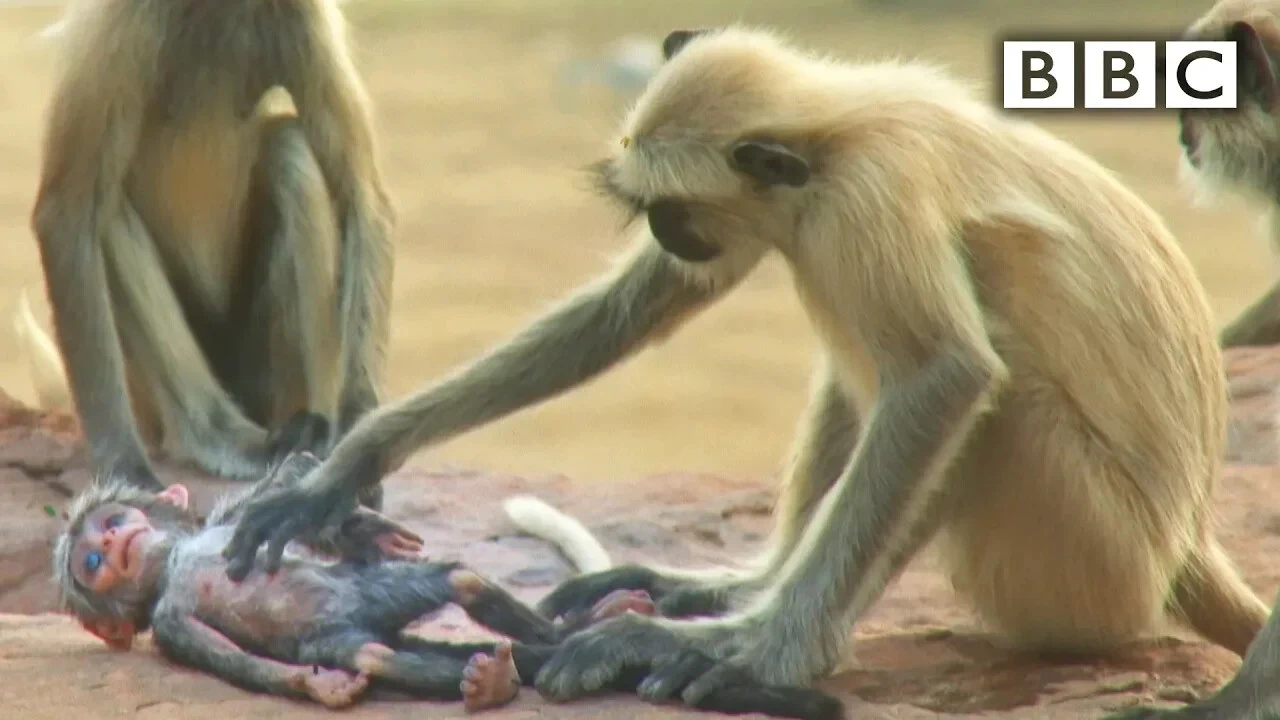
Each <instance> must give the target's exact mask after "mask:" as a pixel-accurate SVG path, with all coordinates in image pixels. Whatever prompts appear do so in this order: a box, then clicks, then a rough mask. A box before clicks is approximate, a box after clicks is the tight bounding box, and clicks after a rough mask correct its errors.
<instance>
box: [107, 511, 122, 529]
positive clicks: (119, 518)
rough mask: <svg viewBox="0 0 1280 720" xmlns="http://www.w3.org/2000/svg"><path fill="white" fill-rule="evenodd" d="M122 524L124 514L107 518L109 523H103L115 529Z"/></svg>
mask: <svg viewBox="0 0 1280 720" xmlns="http://www.w3.org/2000/svg"><path fill="white" fill-rule="evenodd" d="M122 522H124V513H116V514H115V515H112V516H111V517H109V518H107V521H106V522H105V523H103V526H104V527H109V528H113V527H116V526H117V525H119V524H120V523H122Z"/></svg>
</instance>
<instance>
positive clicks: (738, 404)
mask: <svg viewBox="0 0 1280 720" xmlns="http://www.w3.org/2000/svg"><path fill="white" fill-rule="evenodd" d="M1208 6H1209V0H1203V1H1196V2H1187V1H1185V0H1145V1H1143V2H1123V1H1120V0H1115V1H1113V2H1103V1H1102V0H1064V1H1061V2H1049V1H1047V0H1022V1H1021V2H1019V1H1017V0H987V1H982V0H979V1H977V2H969V3H965V2H961V1H960V0H953V1H952V2H943V1H940V0H933V1H929V0H901V1H900V2H893V0H878V1H876V0H832V1H830V2H827V1H823V0H773V1H772V2H767V1H766V0H745V1H742V2H728V1H727V0H642V1H636V2H624V1H623V0H523V1H521V0H352V1H351V2H349V3H347V5H346V6H345V7H346V10H347V11H348V15H349V17H350V20H351V24H352V26H353V32H354V38H355V41H356V46H357V50H358V63H359V65H360V67H361V69H362V71H363V73H364V76H365V78H366V80H367V83H368V85H369V88H370V90H371V92H372V95H373V98H374V100H375V102H376V103H377V108H378V123H379V128H380V131H381V133H382V135H381V154H382V160H383V164H384V168H385V171H386V174H387V176H388V179H389V182H390V185H391V190H392V193H393V196H394V199H395V201H396V204H397V207H398V212H399V216H400V226H399V233H398V237H397V259H396V262H397V265H396V273H395V288H394V308H393V316H392V347H391V352H390V367H389V380H388V387H387V390H388V397H397V396H400V395H402V394H404V393H406V392H408V391H410V390H411V389H413V388H415V387H417V386H420V385H422V384H423V383H426V382H429V381H431V380H432V379H434V378H436V377H438V376H440V375H441V374H442V373H444V372H445V371H446V370H448V369H449V368H451V367H452V366H454V365H456V364H458V363H461V362H464V361H466V360H467V359H469V358H471V357H473V356H474V355H476V354H477V353H479V352H481V351H483V350H484V349H485V348H486V347H488V346H489V345H491V344H492V343H495V342H497V341H499V340H501V339H502V338H503V337H505V336H506V335H508V334H509V333H511V332H512V331H514V330H515V329H517V328H518V327H519V326H520V325H521V324H522V323H524V322H526V321H527V320H529V319H530V318H532V317H533V316H534V315H535V314H536V313H538V312H539V310H540V309H541V308H543V307H544V306H545V305H546V304H547V303H549V302H551V301H553V300H555V299H557V298H559V297H560V296H562V295H563V294H565V293H567V292H569V291H570V290H571V289H572V288H574V286H576V285H577V284H578V283H580V282H582V281H584V280H586V279H587V278H588V277H590V276H591V275H592V274H593V273H595V272H597V271H599V270H600V269H602V268H603V267H604V265H605V263H606V262H607V259H608V257H609V255H610V254H611V253H613V252H615V251H616V250H618V249H620V248H621V247H622V245H623V243H624V241H625V237H624V236H623V235H622V234H620V233H619V225H620V218H619V216H618V215H617V213H616V211H614V210H613V209H611V208H610V207H609V206H608V205H607V204H606V203H604V202H603V201H601V200H599V199H597V198H595V197H593V195H592V194H591V192H590V191H589V189H588V187H587V184H586V182H585V181H584V176H583V175H582V174H581V172H580V169H581V168H582V167H583V166H585V165H586V164H587V163H588V162H590V161H592V160H594V159H596V158H597V157H599V156H600V155H601V154H602V153H603V152H604V151H605V148H606V143H608V142H610V141H611V139H612V137H613V135H612V132H613V127H614V125H615V123H616V122H617V120H618V119H619V117H620V116H621V114H622V112H623V111H624V110H625V102H626V100H627V97H626V96H625V94H623V95H617V94H615V93H614V92H612V91H611V90H610V88H609V87H608V86H607V85H605V84H601V83H599V82H594V83H593V82H591V81H590V78H589V77H585V76H579V77H580V79H582V78H583V77H585V81H583V82H579V83H573V82H569V80H571V79H572V77H574V75H573V71H574V70H575V69H576V70H583V69H588V70H589V69H590V68H591V67H592V64H591V59H592V58H600V57H604V56H606V55H607V54H608V51H609V46H610V43H612V42H615V41H616V40H617V39H618V38H620V37H622V36H624V35H628V34H636V33H639V34H646V35H648V36H649V37H650V38H652V41H653V42H659V41H660V40H661V38H662V36H663V35H664V34H665V32H666V31H668V30H670V29H673V28H677V27H693V26H701V25H709V24H717V23H723V22H726V21H732V20H741V21H747V22H753V23H766V24H770V25H775V26H777V27H780V28H783V29H784V30H786V31H787V32H788V33H789V34H791V35H792V36H794V37H796V38H798V39H802V40H804V41H806V42H808V43H812V44H813V45H814V46H816V47H818V48H821V49H823V50H828V51H831V52H833V53H836V54H838V55H840V56H843V57H847V58H858V57H874V56H880V55H886V54H888V55H897V56H903V57H911V56H918V57H922V58H927V59H931V60H938V61H942V62H945V63H947V64H949V65H950V66H951V67H952V68H953V69H954V70H955V71H956V72H958V73H961V74H963V75H965V76H968V77H970V78H973V79H975V80H977V81H980V82H984V83H985V82H987V81H988V79H989V78H990V77H992V72H993V69H994V67H995V64H994V63H995V56H994V55H993V48H994V47H995V39H996V38H997V37H999V35H1000V34H1002V33H1006V32H1010V31H1013V30H1025V29H1051V28H1052V29H1059V28H1077V29H1082V30H1095V29H1106V30H1126V29H1129V30H1133V31H1134V32H1135V33H1142V34H1143V35H1146V34H1147V33H1149V32H1152V31H1155V30H1162V29H1172V30H1178V29H1180V28H1182V27H1183V26H1185V25H1186V24H1187V23H1189V22H1190V21H1191V20H1192V19H1193V18H1194V17H1195V16H1196V15H1198V14H1199V13H1201V12H1202V11H1203V10H1205V9H1206V8H1207V7H1208ZM59 12H60V9H59V6H57V5H49V6H45V7H35V8H13V7H4V6H3V3H0V242H3V247H4V251H3V255H4V259H3V261H2V262H0V387H2V388H3V389H4V390H5V391H6V392H8V393H10V394H12V395H15V396H17V397H20V398H22V399H24V400H27V401H33V400H34V392H33V389H32V383H31V380H30V378H29V377H28V374H27V370H26V366H25V365H24V364H23V360H22V358H20V357H19V355H18V353H17V344H16V342H15V336H14V333H13V330H12V323H11V322H10V320H9V318H11V317H12V314H13V311H14V309H15V308H16V303H17V299H18V297H19V293H20V291H21V290H22V289H23V288H29V292H30V295H31V297H32V300H33V305H34V308H35V310H36V313H37V316H38V317H39V318H40V321H41V322H42V323H45V324H46V327H47V323H48V316H47V305H46V304H45V300H44V290H43V286H42V279H41V276H40V269H39V262H38V256H37V250H36V246H35V243H34V240H33V238H32V235H31V233H30V230H29V227H28V215H29V212H30V207H31V202H32V199H33V194H34V190H35V184H36V179H37V169H38V159H39V158H38V154H39V139H40V134H41V120H42V116H43V114H44V106H45V103H46V101H47V99H48V95H49V91H50V83H51V80H52V66H51V61H52V59H53V56H52V47H51V46H50V44H49V42H48V41H45V40H41V39H39V38H38V37H37V33H38V32H39V31H40V30H41V28H43V27H45V26H46V25H48V24H49V23H52V22H53V21H55V20H56V18H57V17H58V15H59ZM1038 121H1041V122H1044V123H1045V124H1046V126H1048V127H1050V128H1051V129H1052V130H1054V131H1057V132H1060V133H1061V134H1062V135H1064V136H1065V137H1066V138H1068V139H1069V140H1071V141H1073V142H1075V143H1077V144H1078V145H1079V146H1080V147H1082V148H1083V149H1084V150H1085V151H1087V152H1089V153H1091V154H1093V155H1094V156H1095V157H1097V158H1098V159H1099V160H1100V161H1101V162H1102V163H1104V164H1105V165H1107V166H1109V167H1110V168H1112V169H1114V170H1115V171H1117V172H1119V173H1120V175H1121V176H1122V177H1123V179H1124V180H1125V181H1127V182H1128V183H1130V184H1131V185H1132V186H1133V187H1134V188H1135V189H1136V190H1137V191H1138V192H1139V193H1140V194H1141V195H1142V196H1143V197H1144V198H1145V199H1146V200H1147V201H1148V202H1150V203H1151V204H1152V205H1154V207H1155V208H1156V209H1157V210H1158V211H1159V212H1160V213H1162V214H1163V215H1164V216H1165V217H1166V218H1167V219H1168V221H1169V223H1170V224H1171V225H1172V227H1173V228H1174V230H1175V232H1176V233H1177V235H1178V237H1179V238H1180V240H1181V242H1182V244H1183V247H1184V248H1185V249H1186V251H1187V253H1188V254H1189V255H1190V256H1191V259H1192V260H1193V262H1194V263H1195V265H1196V266H1197V268H1198V269H1199V272H1200V274H1201V278H1202V279H1203V282H1204V283H1205V285H1206V286H1207V288H1208V290H1209V293H1210V296H1211V298H1212V302H1213V306H1214V309H1215V311H1216V312H1217V314H1218V317H1219V321H1220V322H1222V321H1225V320H1226V319H1227V317H1228V316H1230V315H1232V314H1233V313H1235V312H1236V311H1238V310H1239V309H1240V308H1241V307H1242V306H1243V305H1244V304H1245V303H1246V302H1248V301H1249V300H1250V299H1251V298H1252V297H1254V296H1256V294H1258V293H1259V292H1261V291H1262V290H1263V289H1264V287H1265V286H1266V285H1267V283H1268V282H1269V281H1270V279H1271V276H1272V262H1271V259H1270V258H1269V256H1268V254H1267V251H1266V243H1265V241H1264V239H1263V238H1262V236H1261V235H1260V234H1259V232H1258V221H1257V210H1258V208H1256V207H1249V206H1246V205H1245V204H1244V203H1243V202H1241V201H1235V200H1232V201H1228V202H1226V203H1225V204H1221V205H1218V206H1215V207H1212V208H1203V207H1195V206H1193V204H1192V203H1191V199H1190V195H1189V193H1187V192H1185V191H1184V190H1183V189H1182V188H1181V187H1180V186H1179V185H1178V183H1177V178H1176V172H1177V150H1178V148H1177V140H1176V135H1177V131H1176V126H1175V123H1174V121H1173V119H1172V117H1170V116H1167V115H1165V114H1157V115H1154V116H1147V117H1141V118H1135V117H1123V118H1118V117H1115V116H1107V115H1103V116H1101V117H1099V116H1092V117H1091V116H1087V115H1086V116H1084V117H1080V116H1079V115H1076V116H1074V117H1072V118H1070V119H1067V118H1063V117H1061V116H1059V117H1058V118H1051V119H1040V120H1038ZM813 347H814V345H813V340H812V335H811V333H810V330H809V328H808V327H807V325H806V324H805V321H804V318H803V317H802V316H801V314H800V312H799V309H798V306H797V303H796V302H795V300H794V299H793V298H792V296H791V294H790V291H789V288H788V284H787V281H786V278H785V277H784V274H783V271H782V269H781V267H779V266H778V265H777V264H776V263H775V264H770V265H767V266H766V267H765V268H764V269H763V271H762V272H760V273H758V274H757V275H756V276H755V277H753V278H752V279H751V281H750V282H749V283H748V284H747V285H746V286H745V287H744V288H743V289H742V290H741V291H740V292H738V293H736V294H734V295H732V296H730V297H729V298H727V300H726V301H725V302H723V303H722V304H721V305H720V306H718V307H716V308H714V309H713V310H712V311H711V312H709V313H707V314H706V315H704V316H703V317H701V318H700V319H698V320H696V321H695V322H694V323H692V324H691V325H690V326H688V327H687V329H686V331H685V332H683V333H682V334H680V335H678V336H677V337H675V338H673V339H672V340H670V341H669V342H668V343H667V344H666V345H665V346H661V347H659V348H657V349H655V350H652V351H650V352H647V353H644V354H643V355H641V356H640V357H638V358H636V359H634V360H632V361H631V362H629V363H628V364H626V365H625V366H623V367H622V368H621V369H620V370H619V371H617V372H614V373H613V374H611V375H609V376H607V377H605V378H603V379H600V380H598V381H596V382H594V383H592V384H591V385H589V386H588V387H586V388H585V389H582V390H580V391H579V392H577V393H574V394H571V395H567V396H564V397H561V398H558V399H556V400H553V401H551V402H549V403H546V404H544V405H542V406H540V407H537V408H534V409H532V410H530V411H526V412H524V413H523V414H520V415H517V416H515V417H512V418H510V419H508V420H506V421H503V422H499V423H496V424H494V425H491V426H489V427H487V428H484V429H481V430H479V431H476V432H473V433H471V434H469V435H466V436H464V437H462V438H459V439H456V440H454V441H453V442H451V443H449V444H447V445H443V446H440V447H438V448H433V449H431V450H429V451H426V452H424V453H420V454H419V455H418V456H417V457H415V459H414V461H413V462H414V464H417V465H420V466H426V467H430V466H437V465H440V464H445V463H447V464H453V465H464V466H471V467H478V468H488V469H493V470H499V471H510V472H518V473H521V474H523V475H526V476H531V475H539V474H552V473H564V474H567V475H569V476H572V477H574V478H578V479H582V480H606V481H607V480H610V479H630V478H635V477H636V476H637V475H641V474H645V473H651V472H662V471H666V470H672V469H681V470H687V471H708V472H716V473H723V474H738V475H744V476H749V477H757V476H767V475H770V474H772V473H774V472H775V471H776V470H777V468H778V467H779V465H780V463H781V461H782V459H783V457H784V455H785V453H786V450H787V445H788V441H789V437H790V435H791V433H792V431H793V429H794V427H795V423H796V421H797V420H798V418H799V414H800V411H801V409H802V408H803V406H804V402H805V394H806V387H807V375H808V372H809V370H810V368H811V364H812V356H811V352H812V350H813Z"/></svg>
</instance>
